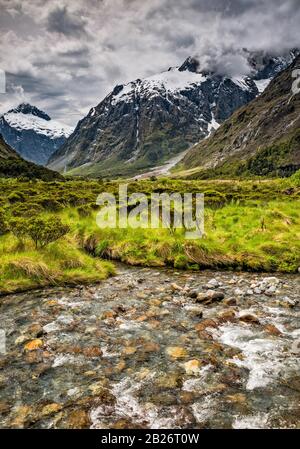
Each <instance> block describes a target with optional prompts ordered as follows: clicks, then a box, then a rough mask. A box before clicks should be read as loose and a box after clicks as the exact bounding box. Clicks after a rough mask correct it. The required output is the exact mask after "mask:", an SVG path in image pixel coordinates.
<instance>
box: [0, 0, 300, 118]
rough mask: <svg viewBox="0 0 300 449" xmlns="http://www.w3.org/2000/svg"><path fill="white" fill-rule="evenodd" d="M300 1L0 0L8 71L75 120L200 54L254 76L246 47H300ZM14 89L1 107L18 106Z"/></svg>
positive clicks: (209, 63) (204, 62)
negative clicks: (134, 83)
mask: <svg viewBox="0 0 300 449" xmlns="http://www.w3.org/2000/svg"><path fill="white" fill-rule="evenodd" d="M299 23H300V8H299V0H210V1H209V2H208V1H207V0H143V1H141V0H102V1H100V0H0V42H1V53H0V68H1V69H3V70H5V71H6V72H7V79H8V84H10V85H11V86H21V87H22V88H23V89H24V94H23V95H24V96H25V97H26V100H27V101H30V102H32V103H36V105H37V106H38V107H41V108H42V109H44V110H46V111H47V112H49V114H50V115H51V116H53V117H54V118H58V119H62V120H63V121H66V122H68V123H69V124H73V125H75V124H76V122H77V120H79V119H80V118H81V117H82V116H83V115H84V114H85V113H86V112H87V111H88V110H89V109H90V107H91V106H94V105H95V104H97V103H99V102H100V101H101V100H102V99H103V98H104V96H105V95H107V93H108V92H109V91H110V90H111V89H112V88H113V87H114V85H116V84H120V83H125V82H129V81H131V80H133V79H136V78H142V77H145V76H149V75H151V74H154V73H157V72H159V71H162V70H167V69H168V68H169V67H170V66H174V65H181V64H182V62H183V61H184V60H185V59H186V58H187V57H188V56H190V55H191V56H197V57H198V59H199V61H200V66H201V67H203V68H207V69H213V70H217V71H219V72H226V73H228V74H234V73H240V74H242V73H246V72H247V70H248V69H249V68H248V66H247V64H246V63H245V55H244V53H243V52H242V51H241V49H242V48H243V47H245V48H248V49H250V50H266V51H269V52H273V53H281V52H283V51H285V50H287V49H289V48H292V47H297V46H300V28H299ZM17 99H18V98H17V95H16V94H15V93H14V92H13V90H10V91H9V93H8V94H7V95H6V96H5V99H4V96H3V95H1V96H0V110H3V108H4V104H5V106H7V105H8V103H11V106H15V102H16V101H17Z"/></svg>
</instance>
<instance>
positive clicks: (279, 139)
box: [181, 53, 300, 294]
mask: <svg viewBox="0 0 300 449" xmlns="http://www.w3.org/2000/svg"><path fill="white" fill-rule="evenodd" d="M296 54H297V53H296ZM299 68H300V56H299V55H298V56H296V58H295V59H294V61H293V62H292V63H291V65H289V66H288V67H287V68H285V69H284V70H283V71H281V72H280V73H279V74H278V75H277V76H276V77H275V78H274V79H273V80H272V81H271V82H270V83H269V85H268V86H267V87H266V89H265V91H264V92H263V93H262V95H260V96H259V97H258V98H256V99H255V100H254V101H252V102H251V103H249V104H247V105H245V106H243V107H242V108H240V109H239V110H238V111H236V112H234V114H233V115H232V116H231V117H230V118H229V119H228V120H226V121H225V123H223V124H222V125H221V126H220V127H219V129H218V130H217V131H216V132H215V133H214V135H213V136H212V137H211V138H209V139H207V140H205V141H203V142H200V143H199V144H198V145H196V146H194V147H193V148H192V149H191V150H190V151H189V152H188V153H187V154H186V156H185V158H184V159H183V161H181V164H182V166H183V167H185V168H186V169H191V168H194V169H195V168H197V169H198V170H194V172H193V173H194V174H193V177H196V178H200V179H206V178H218V177H222V178H224V177H225V178H226V177H232V176H241V175H243V174H245V175H246V176H249V175H250V176H251V175H256V176H281V177H285V176H290V175H292V174H293V173H295V172H296V171H297V170H299V169H300V151H299V141H300V134H299V127H300V118H299V117H300V115H299V111H300V96H299V94H294V95H293V92H292V85H293V82H294V81H295V78H294V75H293V73H294V71H295V70H297V69H299ZM262 73H263V74H264V75H263V76H267V75H268V74H269V73H270V72H269V69H267V67H266V68H264V69H263V70H262ZM254 81H256V84H258V86H262V85H263V83H260V81H257V80H254ZM287 193H288V192H287ZM270 294H272V291H270Z"/></svg>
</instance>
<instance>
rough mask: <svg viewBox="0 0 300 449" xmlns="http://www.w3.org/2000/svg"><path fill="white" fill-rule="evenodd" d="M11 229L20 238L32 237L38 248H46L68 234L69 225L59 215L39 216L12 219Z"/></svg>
mask: <svg viewBox="0 0 300 449" xmlns="http://www.w3.org/2000/svg"><path fill="white" fill-rule="evenodd" d="M10 230H11V232H12V233H13V234H14V235H15V236H16V237H18V238H21V239H22V238H23V237H30V238H31V239H32V240H33V242H34V244H35V247H36V248H39V247H40V248H44V247H45V246H46V245H48V244H49V243H52V242H55V241H56V240H58V239H60V238H61V237H63V236H64V235H66V234H67V233H68V232H69V227H68V226H66V225H64V224H63V223H62V222H61V220H60V219H59V218H57V217H50V218H44V217H40V216H37V217H33V218H31V219H28V220H25V219H22V218H16V219H13V220H11V222H10Z"/></svg>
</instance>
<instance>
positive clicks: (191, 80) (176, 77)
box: [112, 68, 207, 104]
mask: <svg viewBox="0 0 300 449" xmlns="http://www.w3.org/2000/svg"><path fill="white" fill-rule="evenodd" d="M206 79H207V77H206V76H204V75H202V74H201V73H194V72H189V71H187V70H186V71H179V70H178V69H177V68H176V69H171V70H169V71H167V72H162V73H159V74H157V75H152V76H149V77H148V78H145V79H144V80H142V81H141V82H139V81H137V82H130V83H128V84H126V85H125V86H124V87H123V89H122V90H121V91H120V92H119V93H118V94H117V95H114V97H113V99H112V104H116V103H118V102H119V101H124V102H125V101H130V100H132V99H133V97H132V95H133V93H134V92H135V90H136V89H138V90H139V92H142V91H145V92H147V93H150V95H151V94H152V95H157V94H159V93H160V90H161V89H163V90H165V91H169V92H181V91H184V90H186V89H188V88H189V86H191V85H193V84H198V85H199V84H201V83H203V82H204V81H206Z"/></svg>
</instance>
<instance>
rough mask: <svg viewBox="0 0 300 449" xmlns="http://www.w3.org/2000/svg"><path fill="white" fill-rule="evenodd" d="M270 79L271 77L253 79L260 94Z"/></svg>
mask: <svg viewBox="0 0 300 449" xmlns="http://www.w3.org/2000/svg"><path fill="white" fill-rule="evenodd" d="M271 81H272V78H267V79H263V80H254V82H255V84H256V87H257V89H258V92H259V93H260V94H261V93H263V91H264V90H265V89H266V88H267V87H268V85H269V84H270V82H271Z"/></svg>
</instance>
